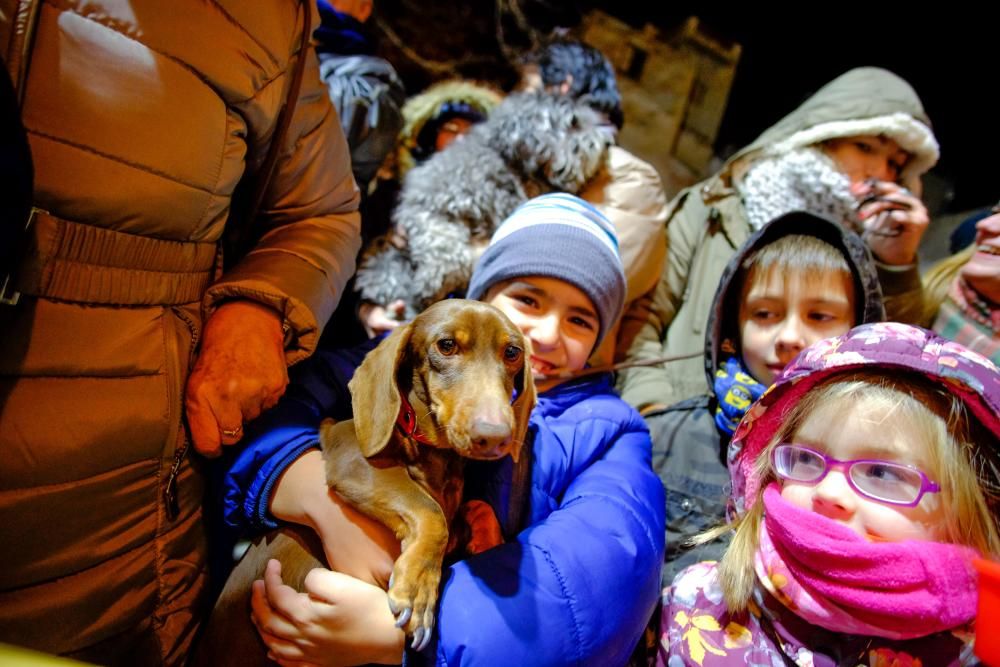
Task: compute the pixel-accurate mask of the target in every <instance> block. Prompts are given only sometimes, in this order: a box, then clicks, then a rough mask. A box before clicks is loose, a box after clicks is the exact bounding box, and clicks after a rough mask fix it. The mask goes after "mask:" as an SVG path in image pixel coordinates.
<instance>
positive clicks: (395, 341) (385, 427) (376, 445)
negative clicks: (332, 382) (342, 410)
mask: <svg viewBox="0 0 1000 667" xmlns="http://www.w3.org/2000/svg"><path fill="white" fill-rule="evenodd" d="M410 332H411V325H410V324H406V325H403V326H401V327H398V328H397V329H395V330H394V331H393V332H392V333H391V334H389V336H388V337H387V338H386V339H385V340H383V341H382V342H381V343H379V344H378V346H376V347H375V349H374V350H372V351H371V352H369V353H368V354H367V355H366V356H365V360H364V361H362V362H361V365H360V366H359V367H358V370H357V371H355V372H354V377H353V378H351V381H350V382H349V383H348V385H347V387H348V389H350V390H351V406H352V407H353V409H354V432H355V433H356V434H357V436H358V443H359V444H360V445H361V453H362V454H364V455H365V456H366V457H368V456H374V455H375V454H378V453H379V452H380V451H382V449H384V448H385V446H386V445H387V444H388V443H389V438H390V437H392V429H393V428H394V427H395V426H396V418H397V417H398V416H399V408H400V405H401V402H400V398H399V387H398V386H397V385H396V372H397V371H398V370H399V364H400V363H401V362H402V360H403V357H404V356H405V354H406V348H407V347H408V346H409V344H410Z"/></svg>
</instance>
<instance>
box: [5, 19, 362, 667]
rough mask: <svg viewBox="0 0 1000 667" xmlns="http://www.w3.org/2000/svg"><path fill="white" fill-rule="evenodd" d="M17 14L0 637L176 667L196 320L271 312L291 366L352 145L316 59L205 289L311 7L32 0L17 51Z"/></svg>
mask: <svg viewBox="0 0 1000 667" xmlns="http://www.w3.org/2000/svg"><path fill="white" fill-rule="evenodd" d="M15 4H17V3H15V2H12V1H7V0H5V1H4V2H3V3H2V5H0V17H2V19H0V44H2V45H3V46H5V47H7V48H6V50H5V51H4V53H5V54H6V57H7V58H8V61H7V62H8V65H9V66H11V67H12V68H13V69H14V71H16V72H17V76H18V77H20V76H21V75H22V74H23V76H24V80H23V84H24V85H23V88H22V89H23V90H24V91H26V92H25V98H24V104H23V120H24V126H25V128H26V130H27V132H28V137H29V141H30V143H31V151H32V154H33V157H34V162H35V176H36V178H35V191H34V204H35V206H37V207H38V208H39V209H44V210H43V211H40V212H36V214H35V218H34V220H33V222H32V226H31V228H30V230H29V232H30V237H31V238H30V242H31V247H30V248H29V250H28V251H27V252H26V253H25V255H24V257H22V260H23V261H22V264H21V271H19V273H18V278H19V280H18V284H17V286H18V289H19V290H20V292H21V299H20V301H19V303H18V304H17V305H16V306H7V305H0V320H2V324H0V407H2V412H0V451H2V452H3V455H2V456H0V562H2V563H3V568H2V574H0V641H2V642H8V643H14V644H18V645H24V646H29V647H33V648H37V649H41V650H44V651H48V652H51V653H60V654H70V655H73V656H76V657H80V658H82V659H84V660H88V661H94V662H99V663H102V664H108V663H115V664H157V663H160V662H162V663H166V664H179V663H181V662H183V660H184V659H185V658H186V653H187V649H188V647H189V645H190V643H191V640H192V639H193V637H194V635H195V632H196V630H197V627H198V621H199V619H200V616H201V614H202V613H204V611H205V609H204V603H205V602H206V601H207V600H206V599H205V597H206V596H205V593H206V578H207V577H206V572H205V567H204V566H205V560H206V547H205V539H206V536H205V530H204V525H203V523H202V515H201V505H202V500H203V498H202V495H203V494H202V490H203V483H202V478H201V473H200V466H199V465H196V464H195V462H194V460H193V458H194V457H192V456H191V453H190V447H189V444H188V443H189V439H188V435H187V433H186V431H185V428H184V425H183V416H184V415H183V391H184V386H185V382H186V378H187V375H188V371H189V369H190V368H191V367H192V365H193V363H194V360H195V358H196V351H197V345H198V341H199V337H200V335H201V330H202V323H203V321H204V320H205V318H206V317H207V316H208V315H210V314H211V313H212V312H213V311H214V310H215V308H216V306H217V305H218V304H219V303H220V302H222V301H224V300H226V299H234V298H238V299H250V300H253V301H257V302H259V303H262V304H265V305H267V306H269V307H272V308H274V309H275V310H276V311H277V312H279V313H280V314H281V316H282V318H283V320H284V324H285V328H286V329H287V334H286V350H285V354H286V360H287V361H288V363H293V362H295V361H297V360H300V359H302V358H304V357H305V356H307V355H308V354H309V353H310V352H311V351H312V349H313V348H314V346H315V345H316V341H317V339H318V337H319V334H320V332H321V330H322V328H323V325H324V323H325V322H326V320H327V319H328V317H329V316H330V313H331V312H332V311H333V309H334V307H335V306H336V304H337V300H338V298H339V296H340V292H341V290H342V289H343V286H344V283H345V282H346V281H347V278H348V277H349V276H350V274H351V272H352V271H353V268H354V258H355V256H356V253H357V251H358V246H359V237H358V217H357V214H356V212H355V211H356V208H357V202H358V194H357V189H356V187H355V185H354V180H353V178H352V177H351V172H350V164H349V161H348V156H347V146H346V144H345V142H344V138H343V135H342V133H341V132H340V130H339V129H338V127H337V116H336V113H334V111H333V108H332V106H331V104H330V100H329V98H328V96H327V94H326V90H325V88H324V87H323V86H322V84H321V82H320V80H319V77H318V74H317V63H316V58H315V55H314V53H313V52H312V51H311V50H309V51H307V52H306V53H305V58H306V61H305V69H304V75H303V79H302V86H301V90H300V94H299V99H298V101H297V104H296V106H295V112H294V115H293V116H292V118H291V123H290V126H289V128H288V130H287V132H286V133H285V138H284V143H283V146H282V147H281V151H280V153H279V156H278V158H279V159H278V160H277V161H276V166H275V169H274V173H273V175H272V177H271V179H270V181H269V186H268V189H267V190H266V191H265V192H264V196H263V202H262V204H261V207H260V212H259V214H258V216H257V219H256V220H254V221H249V222H246V223H244V224H245V228H244V231H247V232H248V233H249V235H251V236H254V237H257V238H259V241H258V242H257V245H256V246H255V247H254V248H253V249H252V251H251V252H250V253H249V254H247V255H246V256H245V257H243V258H242V259H241V260H240V261H238V262H236V263H234V266H233V267H232V269H231V270H229V271H227V272H226V273H225V274H223V275H221V276H220V275H219V273H218V271H217V270H216V267H217V266H218V265H219V260H220V252H219V248H220V240H221V238H222V236H223V229H224V228H225V227H226V226H227V223H228V219H229V214H230V209H231V206H232V205H233V204H234V203H236V202H237V201H239V199H238V197H239V196H238V195H235V196H234V191H235V190H236V188H237V184H238V183H239V182H240V181H241V179H242V178H243V177H244V175H250V174H253V173H255V171H256V169H257V168H258V167H259V165H260V164H261V163H262V162H263V161H264V158H265V155H266V153H267V150H268V146H269V142H270V141H271V139H272V137H273V136H274V134H273V133H274V130H275V124H276V119H277V117H278V113H279V109H280V108H281V106H282V105H283V104H284V102H285V99H286V93H285V90H286V88H287V84H288V81H289V79H290V76H291V73H292V71H293V67H294V64H295V62H296V59H297V58H298V57H299V50H300V46H301V44H302V32H303V26H304V18H305V16H306V14H305V12H307V11H309V12H315V6H314V4H313V3H307V2H295V1H292V0H271V1H269V2H256V3H245V2H235V1H233V2H230V1H227V0H222V1H220V2H212V3H204V2H190V1H188V0H181V1H179V2H171V3H163V2H159V1H157V0H128V1H125V0H100V1H98V2H76V1H70V2H61V3H54V4H53V3H37V4H36V5H35V7H34V9H36V10H37V12H38V13H37V15H36V16H37V19H38V20H37V25H36V28H35V31H34V38H33V40H26V39H24V38H25V35H26V33H25V27H26V23H25V22H24V19H25V15H24V14H17V15H15V12H13V11H12V7H13V5H15ZM22 9H23V8H22ZM29 13H30V12H29ZM312 16H313V20H312V25H316V24H317V22H318V21H317V20H316V19H315V14H313V15H312ZM13 56H16V58H15V57H13ZM21 66H25V67H26V69H25V68H23V67H21ZM241 191H242V190H241ZM244 196H246V195H244Z"/></svg>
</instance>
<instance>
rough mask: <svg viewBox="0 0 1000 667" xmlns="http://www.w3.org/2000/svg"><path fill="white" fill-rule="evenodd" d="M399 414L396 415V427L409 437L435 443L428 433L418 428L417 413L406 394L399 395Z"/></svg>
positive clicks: (425, 443)
mask: <svg viewBox="0 0 1000 667" xmlns="http://www.w3.org/2000/svg"><path fill="white" fill-rule="evenodd" d="M399 402H400V406H399V416H397V417H396V427H397V428H399V430H400V431H402V432H403V435H405V436H406V437H408V438H413V439H414V440H416V441H417V442H419V443H421V444H423V445H433V444H434V442H433V441H432V440H431V439H430V438H428V437H427V436H426V435H424V434H423V433H421V432H420V431H419V430H417V413H416V412H414V410H413V406H412V405H410V402H409V401H408V400H407V399H406V396H403V395H402V394H400V395H399Z"/></svg>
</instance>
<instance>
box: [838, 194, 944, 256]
mask: <svg viewBox="0 0 1000 667" xmlns="http://www.w3.org/2000/svg"><path fill="white" fill-rule="evenodd" d="M851 192H852V193H853V194H854V196H855V197H857V198H858V200H859V201H858V218H859V220H860V222H861V236H862V238H864V240H865V242H866V243H867V244H868V247H869V248H871V251H872V254H873V255H874V256H875V259H877V260H879V261H880V262H882V263H883V264H890V265H903V264H913V263H914V262H916V261H917V247H918V246H919V245H920V239H921V238H923V235H924V232H925V231H926V230H927V225H928V224H929V223H930V216H929V215H928V213H927V207H926V206H924V203H923V202H922V201H920V198H919V197H917V196H916V195H914V194H913V193H912V192H910V191H909V190H907V189H906V188H904V187H903V186H901V185H899V184H897V183H890V182H888V181H875V180H867V181H864V182H862V183H854V184H852V185H851Z"/></svg>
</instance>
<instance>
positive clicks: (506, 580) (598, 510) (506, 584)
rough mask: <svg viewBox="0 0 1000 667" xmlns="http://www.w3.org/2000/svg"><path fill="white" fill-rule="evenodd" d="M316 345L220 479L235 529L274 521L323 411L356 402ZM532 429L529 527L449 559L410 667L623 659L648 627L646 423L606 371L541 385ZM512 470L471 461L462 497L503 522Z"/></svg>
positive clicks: (657, 506) (651, 585)
mask: <svg viewBox="0 0 1000 667" xmlns="http://www.w3.org/2000/svg"><path fill="white" fill-rule="evenodd" d="M318 355H319V356H315V357H313V359H312V360H310V361H307V362H304V365H300V366H302V368H301V369H300V370H299V373H298V377H297V378H296V383H295V385H296V386H295V387H294V389H293V390H290V392H289V395H288V396H287V397H286V398H285V399H282V402H281V403H280V404H279V406H278V407H277V408H275V410H273V411H271V412H270V413H268V414H266V415H265V416H264V417H263V418H262V419H261V420H258V421H257V422H256V423H255V424H254V429H253V430H251V431H250V432H249V433H248V435H250V436H251V438H250V439H249V440H248V444H247V446H246V447H245V448H243V449H242V450H241V452H240V453H239V456H238V457H237V459H236V461H235V463H234V464H233V466H232V467H231V468H230V471H229V473H228V476H227V478H226V480H225V491H226V502H225V513H226V521H227V523H228V524H229V525H230V526H232V527H240V528H244V529H245V528H251V529H260V528H266V527H271V526H274V525H275V523H274V520H273V519H272V518H270V517H269V515H268V514H267V512H266V507H267V504H268V499H269V497H270V491H271V488H272V486H273V483H274V481H275V480H276V479H277V477H278V476H279V475H280V474H281V471H282V470H284V468H285V467H287V465H288V464H289V463H290V462H291V461H292V460H293V459H294V458H295V457H296V456H298V454H299V453H301V452H302V451H304V450H305V449H307V448H309V447H316V446H318V436H317V426H316V425H317V424H318V422H319V419H320V415H326V414H330V413H331V411H333V412H337V411H338V410H340V409H342V407H343V405H340V406H335V405H332V404H331V403H330V402H331V401H333V402H342V401H344V400H347V396H346V392H344V391H343V389H342V387H343V386H344V385H346V379H345V378H346V377H349V373H350V372H351V371H350V370H349V366H350V363H349V362H350V361H351V360H349V359H345V358H343V357H339V358H338V357H337V355H336V354H330V353H323V352H320V353H318ZM303 371H305V372H303ZM341 383H343V384H341ZM530 434H531V437H532V447H531V455H532V465H531V476H530V481H531V483H530V493H529V494H528V499H527V507H526V509H525V510H524V517H525V519H524V521H523V525H524V526H526V527H525V528H524V529H523V530H521V531H520V532H519V533H518V534H516V535H514V536H512V537H511V538H510V539H508V541H507V543H505V544H503V545H501V546H498V547H496V548H493V549H490V550H489V551H486V552H484V553H482V554H479V555H477V556H474V557H471V558H468V559H467V560H464V561H460V562H457V563H454V564H452V565H451V566H449V567H447V568H446V570H445V572H444V574H443V577H442V594H441V600H440V606H439V611H438V616H437V629H436V632H435V636H434V638H433V641H432V642H431V644H430V646H429V647H428V648H426V649H425V650H424V651H423V652H422V653H420V654H417V653H414V652H412V651H410V652H408V654H407V656H406V663H407V664H434V663H436V664H440V665H445V664H447V665H499V664H503V665H528V664H530V665H573V664H580V665H621V664H624V663H625V662H626V661H627V660H628V657H629V654H630V653H631V651H632V649H633V648H634V647H635V645H636V642H637V641H638V639H639V637H640V635H641V634H642V631H643V628H644V626H645V624H646V622H647V621H648V620H649V617H650V614H651V612H652V610H653V608H654V606H655V604H656V601H657V596H658V593H659V572H660V565H661V563H662V561H663V548H664V547H663V542H664V535H663V525H664V510H663V508H664V498H663V485H662V484H661V483H660V481H659V479H658V478H657V477H656V475H655V474H654V473H653V472H652V469H651V466H650V440H649V434H648V431H647V430H646V426H645V425H644V423H643V421H642V419H641V418H640V417H639V415H638V413H636V412H635V411H634V410H633V409H632V408H631V407H630V406H628V405H627V404H626V403H625V402H623V401H622V400H621V399H620V398H618V396H617V395H616V394H615V393H614V392H613V389H612V385H611V381H610V376H598V377H596V378H590V379H583V380H579V381H576V382H572V383H566V384H563V385H561V386H559V387H556V388H554V389H552V390H550V391H548V392H545V393H543V394H541V395H540V396H539V397H538V404H537V406H536V407H535V409H534V411H533V412H532V414H531V431H530ZM512 472H513V464H512V462H511V460H510V459H509V458H506V459H504V460H502V461H499V462H494V463H482V462H476V463H470V465H469V466H468V468H467V473H468V474H467V483H466V492H467V495H474V496H476V497H481V498H485V499H486V500H488V501H489V502H490V503H491V504H492V505H493V507H494V510H495V511H496V512H497V516H498V518H499V519H500V523H501V525H507V523H508V521H507V520H508V518H509V517H508V507H507V502H508V499H509V497H510V491H511V486H512V483H511V482H512Z"/></svg>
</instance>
